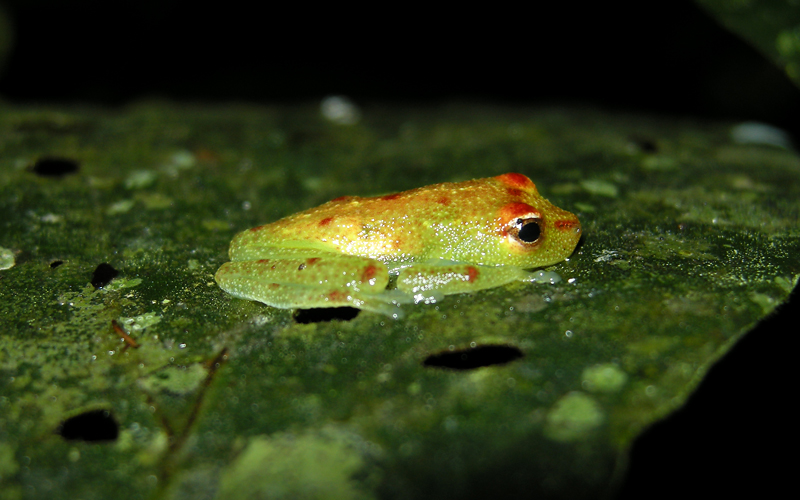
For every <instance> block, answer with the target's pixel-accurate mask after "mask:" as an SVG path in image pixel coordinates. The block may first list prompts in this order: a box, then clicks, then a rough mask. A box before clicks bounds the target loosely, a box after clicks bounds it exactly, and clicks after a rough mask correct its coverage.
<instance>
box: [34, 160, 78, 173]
mask: <svg viewBox="0 0 800 500" xmlns="http://www.w3.org/2000/svg"><path fill="white" fill-rule="evenodd" d="M78 166H79V165H78V162H77V161H75V160H70V159H69V158H57V157H45V158H39V159H38V160H36V163H34V164H33V165H31V167H30V170H31V172H33V173H34V174H36V175H40V176H42V177H63V176H65V175H67V174H74V173H75V172H77V171H78Z"/></svg>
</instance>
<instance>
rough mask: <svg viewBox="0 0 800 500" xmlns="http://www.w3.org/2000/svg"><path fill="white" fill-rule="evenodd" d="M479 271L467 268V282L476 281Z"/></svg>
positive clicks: (470, 267)
mask: <svg viewBox="0 0 800 500" xmlns="http://www.w3.org/2000/svg"><path fill="white" fill-rule="evenodd" d="M479 274H480V271H478V269H477V268H475V267H472V266H469V267H467V281H469V282H470V283H473V282H474V281H475V280H476V279H478V275H479Z"/></svg>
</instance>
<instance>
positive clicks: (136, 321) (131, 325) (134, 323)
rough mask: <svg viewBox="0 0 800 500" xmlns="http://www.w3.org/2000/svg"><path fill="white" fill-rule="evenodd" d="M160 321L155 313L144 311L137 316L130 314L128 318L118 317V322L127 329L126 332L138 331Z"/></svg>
mask: <svg viewBox="0 0 800 500" xmlns="http://www.w3.org/2000/svg"><path fill="white" fill-rule="evenodd" d="M160 322H161V317H160V316H158V315H156V313H152V312H149V313H144V314H140V315H139V316H131V317H129V318H123V317H120V318H119V323H120V324H121V325H122V326H123V327H125V329H126V330H128V333H138V332H141V331H142V330H144V329H145V328H147V327H150V326H153V325H155V324H158V323H160Z"/></svg>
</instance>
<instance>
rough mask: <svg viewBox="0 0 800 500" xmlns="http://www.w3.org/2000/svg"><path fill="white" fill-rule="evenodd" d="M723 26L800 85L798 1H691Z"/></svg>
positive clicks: (799, 18)
mask: <svg viewBox="0 0 800 500" xmlns="http://www.w3.org/2000/svg"><path fill="white" fill-rule="evenodd" d="M695 1H696V2H697V3H698V4H699V5H701V6H702V7H703V8H705V9H706V10H707V11H708V12H709V13H710V14H711V15H712V16H714V17H715V18H716V19H717V20H718V21H719V22H720V23H722V24H723V25H724V26H725V27H726V28H728V29H729V30H731V31H733V32H734V33H737V34H738V35H740V36H742V37H743V38H744V39H746V40H747V41H749V42H750V43H752V44H753V45H754V46H755V47H757V48H758V49H759V50H760V51H761V52H763V53H764V54H766V55H767V56H768V57H769V58H770V59H772V60H773V61H774V62H775V63H776V64H777V65H778V66H779V67H780V68H782V69H783V70H784V71H785V72H786V74H787V75H788V76H789V78H791V80H792V81H793V82H794V84H795V85H797V86H800V2H798V1H797V0H695Z"/></svg>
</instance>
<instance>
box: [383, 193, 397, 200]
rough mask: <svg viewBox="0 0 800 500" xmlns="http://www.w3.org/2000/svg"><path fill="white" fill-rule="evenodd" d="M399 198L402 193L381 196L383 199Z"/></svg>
mask: <svg viewBox="0 0 800 500" xmlns="http://www.w3.org/2000/svg"><path fill="white" fill-rule="evenodd" d="M397 198H400V193H394V194H387V195H386V196H381V199H382V200H383V201H391V200H396V199H397Z"/></svg>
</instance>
